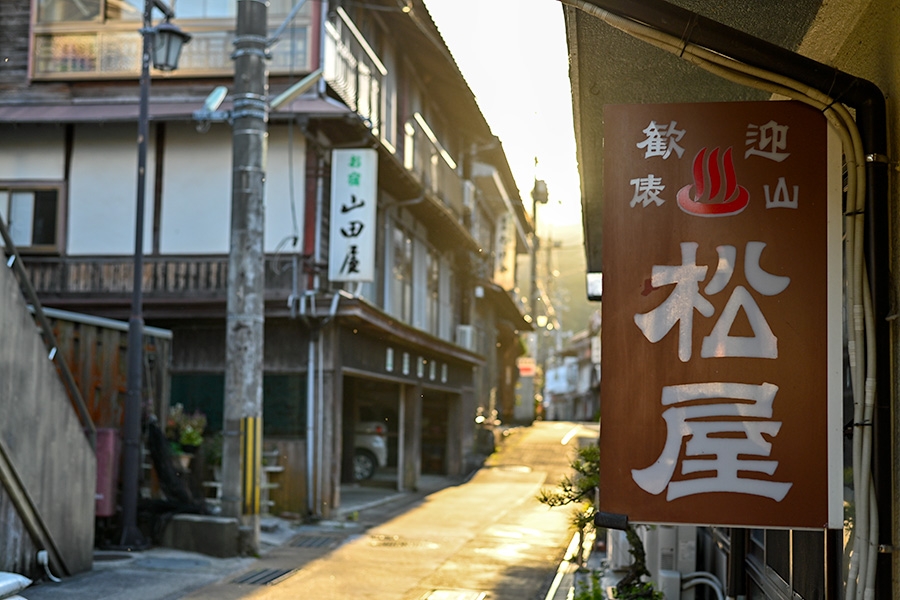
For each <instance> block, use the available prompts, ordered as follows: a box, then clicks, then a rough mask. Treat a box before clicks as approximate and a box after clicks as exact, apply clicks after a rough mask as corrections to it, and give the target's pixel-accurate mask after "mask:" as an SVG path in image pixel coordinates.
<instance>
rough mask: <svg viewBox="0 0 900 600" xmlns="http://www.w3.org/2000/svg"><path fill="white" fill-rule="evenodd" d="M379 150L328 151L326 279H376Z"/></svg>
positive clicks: (368, 280) (351, 149)
mask: <svg viewBox="0 0 900 600" xmlns="http://www.w3.org/2000/svg"><path fill="white" fill-rule="evenodd" d="M377 201H378V152H377V151H376V150H373V149H371V148H350V149H338V150H332V151H331V235H330V238H329V251H328V256H329V260H328V279H330V280H331V281H360V282H363V281H365V282H371V281H374V280H375V219H376V213H375V207H376V204H377Z"/></svg>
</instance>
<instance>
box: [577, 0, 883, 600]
mask: <svg viewBox="0 0 900 600" xmlns="http://www.w3.org/2000/svg"><path fill="white" fill-rule="evenodd" d="M584 2H586V3H588V4H592V5H594V6H597V7H599V8H602V9H603V10H606V11H609V12H610V13H613V14H616V15H618V16H620V17H624V18H627V19H631V20H633V21H636V22H639V23H644V24H646V25H649V26H650V27H652V28H654V29H657V30H659V31H661V32H664V33H667V34H669V35H672V36H675V37H677V38H680V39H682V40H683V41H684V42H685V43H691V44H695V45H697V46H702V47H704V48H707V49H709V50H712V51H715V52H718V53H720V54H722V55H723V56H726V57H729V58H732V59H735V60H738V61H740V62H743V63H746V64H748V65H751V66H753V67H758V68H760V69H764V70H766V71H770V72H772V73H777V74H780V75H784V76H787V77H789V78H791V79H794V80H796V81H798V82H800V83H803V84H805V85H808V86H810V87H811V88H815V89H816V90H818V91H820V92H822V93H824V94H827V95H828V96H830V97H832V98H834V101H835V102H839V103H842V104H846V105H848V106H851V107H852V108H854V109H856V122H857V127H858V128H859V133H860V137H861V138H862V143H863V151H864V153H865V159H866V200H865V203H866V204H865V206H866V209H865V211H866V212H865V248H866V251H865V254H866V266H867V268H868V272H869V275H870V282H871V283H870V289H871V294H872V304H873V310H874V315H875V323H876V326H875V344H876V360H875V370H876V379H877V381H878V382H880V385H878V386H877V388H876V391H875V394H876V396H875V411H876V412H875V415H876V416H875V418H874V427H873V433H874V451H873V452H872V458H873V479H874V485H875V489H876V494H877V497H878V512H879V532H878V537H879V539H878V542H879V547H880V548H892V547H893V543H892V522H893V518H892V506H893V502H892V488H893V482H892V469H891V456H892V441H891V424H892V413H891V397H890V394H891V386H890V383H889V382H890V381H891V362H890V356H891V347H890V328H889V326H888V324H887V321H888V320H890V319H891V318H892V317H893V315H891V314H890V288H889V282H890V265H889V257H890V244H889V242H890V236H889V229H888V220H889V210H888V157H887V120H886V106H885V98H884V94H883V93H882V91H881V90H880V89H879V88H878V86H877V85H875V84H874V83H872V82H871V81H868V80H865V79H861V78H859V77H856V76H854V75H851V74H849V73H846V72H844V71H840V70H839V69H836V68H834V67H831V66H828V65H825V64H823V63H820V62H817V61H814V60H812V59H810V58H807V57H805V56H802V55H800V54H797V53H796V52H793V51H790V50H787V49H785V48H782V47H781V46H777V45H775V44H772V43H770V42H767V41H765V40H761V39H759V38H756V37H754V36H751V35H748V34H746V33H744V32H742V31H740V30H738V29H734V28H732V27H728V26H727V25H723V24H721V23H718V22H716V21H713V20H712V19H708V18H706V17H703V16H701V15H699V14H697V13H694V12H691V11H688V10H685V9H683V8H681V7H678V6H675V5H673V4H669V3H668V2H664V1H662V0H584ZM838 533H840V532H838ZM829 541H831V540H829ZM829 545H830V546H831V544H829ZM840 547H841V544H839V543H838V544H836V548H837V549H838V550H839V549H840ZM836 554H837V555H838V556H837V557H836V558H835V557H832V558H834V560H832V561H831V562H829V563H828V565H827V571H831V569H832V567H833V566H836V567H837V568H838V572H840V558H841V557H840V552H839V551H838V552H836ZM891 558H892V557H891V554H890V553H888V552H879V555H878V566H877V569H878V570H877V575H876V577H875V581H876V594H875V595H876V597H877V598H890V597H891V580H892V577H891V574H892V573H891ZM835 561H836V564H835Z"/></svg>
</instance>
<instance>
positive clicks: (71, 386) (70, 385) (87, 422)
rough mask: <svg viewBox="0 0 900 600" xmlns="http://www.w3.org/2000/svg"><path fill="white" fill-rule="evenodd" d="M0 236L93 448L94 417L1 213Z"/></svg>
mask: <svg viewBox="0 0 900 600" xmlns="http://www.w3.org/2000/svg"><path fill="white" fill-rule="evenodd" d="M0 236H2V237H3V243H4V244H5V246H6V255H7V257H8V259H7V261H6V266H7V267H10V268H11V269H12V270H13V273H14V274H15V275H16V279H18V281H19V286H20V287H21V289H22V293H23V295H24V296H25V300H26V303H27V304H31V305H32V307H33V308H34V316H35V317H36V318H37V321H38V325H39V326H40V328H41V337H42V338H43V340H44V344H45V345H46V346H47V348H48V349H49V350H50V354H49V356H48V358H49V359H50V360H52V361H53V362H54V363H56V367H57V368H58V369H59V372H60V375H61V376H62V382H63V385H64V386H65V388H66V391H67V392H68V393H69V398H70V399H71V401H72V403H73V404H74V405H75V409H76V411H77V412H78V417H79V419H80V420H81V425H82V427H84V430H85V436H86V437H87V438H88V442H89V443H90V445H91V449H92V450H94V451H95V452H96V451H97V428H96V427H95V426H94V421H93V419H91V415H90V413H89V412H88V409H87V406H85V404H84V398H83V397H82V395H81V391H80V390H79V389H78V386H77V385H76V384H75V378H74V377H73V376H72V372H71V371H70V370H69V366H68V365H67V364H66V361H64V360H63V359H62V358H60V357H59V352H58V349H59V346H58V345H57V343H56V337H55V336H54V335H53V330H52V329H51V327H50V322H49V321H48V320H47V316H46V315H45V314H44V309H43V308H42V307H41V303H40V301H39V300H38V297H37V293H36V292H35V291H34V286H32V285H31V280H30V279H29V278H28V273H26V271H25V267H23V266H22V261H21V260H20V257H19V251H18V250H17V249H16V245H15V243H13V240H12V236H10V235H9V229H8V228H7V227H6V221H5V220H4V219H3V217H2V216H0Z"/></svg>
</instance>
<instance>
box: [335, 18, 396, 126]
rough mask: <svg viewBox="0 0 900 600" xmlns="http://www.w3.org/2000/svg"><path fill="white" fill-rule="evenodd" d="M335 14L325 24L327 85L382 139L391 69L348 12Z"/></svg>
mask: <svg viewBox="0 0 900 600" xmlns="http://www.w3.org/2000/svg"><path fill="white" fill-rule="evenodd" d="M335 14H336V15H337V18H336V19H335V20H334V21H326V22H325V65H324V77H325V81H327V82H328V83H329V85H331V87H332V88H334V90H335V91H336V92H337V93H338V95H339V96H340V97H341V99H342V100H343V101H344V102H345V103H346V104H347V106H349V107H350V108H351V109H352V110H354V111H356V112H357V113H358V114H359V115H360V116H361V117H363V118H364V119H366V120H368V121H369V124H370V125H371V127H372V131H373V132H374V133H375V134H376V135H378V134H379V132H380V129H381V124H382V118H381V114H382V90H383V88H384V78H385V76H386V75H387V68H386V67H385V66H384V64H383V63H382V62H381V60H380V59H379V58H378V55H377V54H375V51H374V50H372V47H371V46H369V43H368V42H367V41H366V39H365V38H364V37H363V35H362V33H360V31H359V29H357V28H356V25H354V24H353V21H351V20H350V17H349V15H347V13H346V12H345V11H344V9H343V8H341V7H340V6H338V7H337V8H336V9H335Z"/></svg>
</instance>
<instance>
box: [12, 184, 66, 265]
mask: <svg viewBox="0 0 900 600" xmlns="http://www.w3.org/2000/svg"><path fill="white" fill-rule="evenodd" d="M40 191H55V192H56V227H55V231H54V236H55V239H54V243H53V244H36V245H28V246H21V245H19V244H16V250H17V251H18V252H19V253H20V254H43V255H60V254H62V253H63V249H64V248H65V231H66V224H65V215H66V208H67V195H66V191H67V188H66V185H65V182H64V181H60V180H6V179H0V192H40ZM3 214H5V215H7V216H8V215H9V206H6V207H5V209H4V211H3ZM4 224H5V225H6V226H7V228H8V227H9V223H5V222H4ZM2 242H3V240H0V245H2V246H5V243H2ZM13 243H15V240H13Z"/></svg>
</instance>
